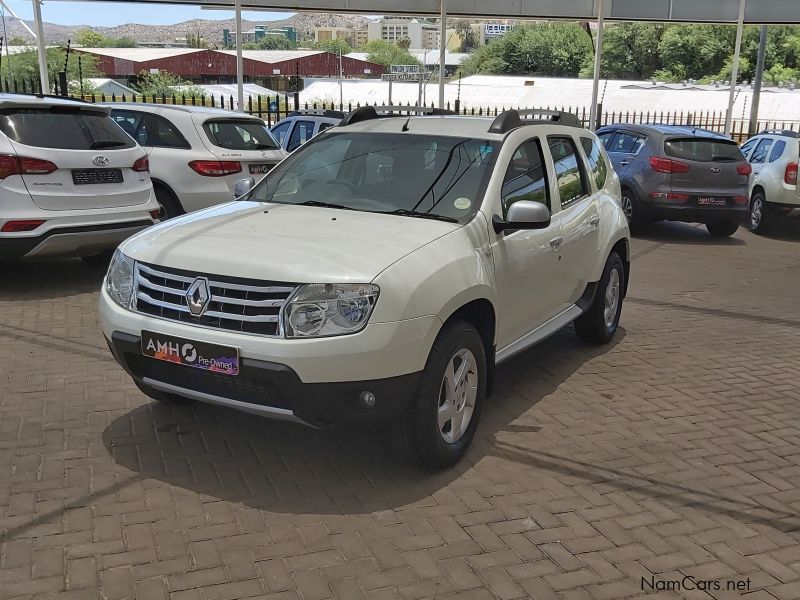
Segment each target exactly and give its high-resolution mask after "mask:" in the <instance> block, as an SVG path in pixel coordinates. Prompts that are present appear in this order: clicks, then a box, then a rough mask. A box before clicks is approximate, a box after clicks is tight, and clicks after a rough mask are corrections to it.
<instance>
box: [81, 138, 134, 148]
mask: <svg viewBox="0 0 800 600" xmlns="http://www.w3.org/2000/svg"><path fill="white" fill-rule="evenodd" d="M127 144H128V142H120V141H119V140H96V141H94V142H92V143H91V144H90V145H89V150H101V149H102V148H118V147H119V146H127Z"/></svg>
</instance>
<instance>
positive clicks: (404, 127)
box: [400, 114, 411, 133]
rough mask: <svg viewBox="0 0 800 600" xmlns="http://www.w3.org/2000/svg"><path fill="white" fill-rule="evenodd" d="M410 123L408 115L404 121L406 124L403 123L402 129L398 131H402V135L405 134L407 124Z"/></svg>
mask: <svg viewBox="0 0 800 600" xmlns="http://www.w3.org/2000/svg"><path fill="white" fill-rule="evenodd" d="M410 121H411V114H409V115H408V118H407V119H406V122H405V123H403V127H402V129H400V131H402V132H403V133H405V132H406V131H408V123H409V122H410Z"/></svg>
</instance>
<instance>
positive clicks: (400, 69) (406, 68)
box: [389, 65, 420, 73]
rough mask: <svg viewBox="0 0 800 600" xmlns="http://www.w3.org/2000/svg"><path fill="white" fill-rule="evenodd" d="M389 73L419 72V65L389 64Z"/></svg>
mask: <svg viewBox="0 0 800 600" xmlns="http://www.w3.org/2000/svg"><path fill="white" fill-rule="evenodd" d="M389 72H390V73H419V72H420V68H419V65H391V66H390V67H389Z"/></svg>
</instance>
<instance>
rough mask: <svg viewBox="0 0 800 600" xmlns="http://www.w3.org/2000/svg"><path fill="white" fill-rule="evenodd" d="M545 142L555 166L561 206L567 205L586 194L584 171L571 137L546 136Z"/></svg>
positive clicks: (587, 190) (586, 183) (586, 185)
mask: <svg viewBox="0 0 800 600" xmlns="http://www.w3.org/2000/svg"><path fill="white" fill-rule="evenodd" d="M547 142H548V144H549V146H550V153H551V154H552V155H553V163H554V164H555V167H556V184H557V185H558V194H559V196H560V197H561V206H568V205H570V204H572V203H573V202H575V201H576V200H580V199H581V198H583V197H584V196H586V195H588V193H589V185H588V182H587V181H586V172H585V169H584V166H583V164H582V162H581V158H580V157H579V156H578V152H577V148H575V142H574V141H573V139H572V138H569V137H556V136H553V137H548V138H547Z"/></svg>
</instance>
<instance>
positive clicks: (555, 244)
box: [550, 236, 564, 250]
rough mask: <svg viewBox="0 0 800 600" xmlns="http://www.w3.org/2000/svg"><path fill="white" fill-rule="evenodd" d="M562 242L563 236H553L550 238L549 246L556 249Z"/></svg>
mask: <svg viewBox="0 0 800 600" xmlns="http://www.w3.org/2000/svg"><path fill="white" fill-rule="evenodd" d="M563 243H564V238H563V237H561V236H558V237H554V238H553V239H552V240H550V247H551V248H552V249H553V250H558V249H559V248H560V247H561V244H563Z"/></svg>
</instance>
